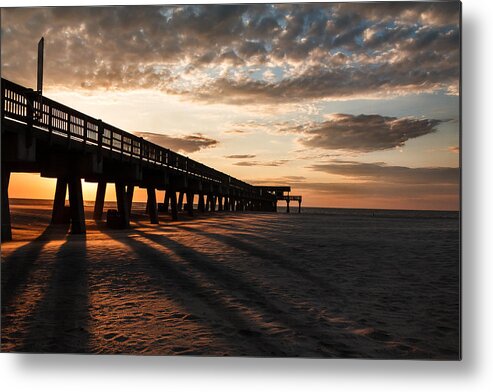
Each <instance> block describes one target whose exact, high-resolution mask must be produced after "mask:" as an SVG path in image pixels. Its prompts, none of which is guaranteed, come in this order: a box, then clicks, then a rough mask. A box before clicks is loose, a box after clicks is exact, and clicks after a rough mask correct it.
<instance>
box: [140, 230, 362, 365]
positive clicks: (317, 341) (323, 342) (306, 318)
mask: <svg viewBox="0 0 493 392" xmlns="http://www.w3.org/2000/svg"><path fill="white" fill-rule="evenodd" d="M139 234H140V235H141V236H143V237H144V238H147V239H149V240H151V241H153V242H155V243H157V244H158V245H161V246H164V247H166V248H168V249H170V250H171V251H173V252H174V253H175V254H177V255H178V256H179V257H181V258H182V259H184V260H186V261H187V262H189V263H190V264H191V265H193V267H194V268H196V269H197V270H199V271H200V272H202V273H203V274H204V275H207V276H208V281H209V282H213V283H214V285H215V287H216V289H222V290H223V291H224V292H225V293H226V294H227V295H231V296H233V297H236V298H237V299H238V301H239V302H240V303H241V305H242V306H244V307H247V308H250V309H252V310H253V311H254V312H256V313H260V314H263V315H265V316H266V317H267V318H272V319H274V320H276V321H277V322H278V323H280V324H281V325H282V326H283V327H285V328H287V329H289V330H290V331H291V332H292V335H293V336H296V337H297V338H300V341H302V340H306V339H310V340H312V343H311V345H310V347H312V349H311V350H310V351H309V352H306V351H305V352H299V353H298V355H303V356H313V357H315V356H316V357H320V356H324V357H332V356H344V355H351V356H353V357H356V356H358V353H357V352H356V351H354V350H353V349H352V348H351V347H349V346H348V345H346V344H345V343H343V342H341V341H340V335H339V334H337V333H335V332H334V331H333V330H331V329H329V328H327V327H325V328H324V327H323V326H322V325H320V320H319V319H318V317H317V315H316V314H311V313H310V312H306V311H301V310H300V311H298V310H297V312H296V314H292V312H290V309H289V305H287V306H286V303H283V300H282V298H279V297H275V298H274V297H272V296H269V297H267V296H266V294H264V292H262V289H261V288H256V287H255V284H254V282H251V281H247V280H245V279H244V277H243V276H242V275H241V273H239V272H238V271H233V270H231V269H230V268H227V267H225V266H224V265H223V264H222V263H218V262H216V261H215V260H213V259H211V258H210V257H209V256H207V255H206V254H204V253H201V252H198V251H196V250H194V249H192V248H190V247H187V246H184V245H183V244H181V243H179V242H177V241H174V240H172V239H170V238H168V237H166V236H163V235H156V234H149V233H145V232H139ZM269 261H270V260H269ZM238 294H240V295H238ZM242 297H243V298H244V299H242ZM273 300H274V301H277V304H275V303H274V301H273ZM283 308H285V309H283ZM228 312H230V310H228ZM337 335H339V339H337ZM269 339H270V341H272V340H274V339H275V338H272V337H270V338H269ZM279 344H281V345H282V344H283V343H282V341H279ZM291 355H293V354H291Z"/></svg>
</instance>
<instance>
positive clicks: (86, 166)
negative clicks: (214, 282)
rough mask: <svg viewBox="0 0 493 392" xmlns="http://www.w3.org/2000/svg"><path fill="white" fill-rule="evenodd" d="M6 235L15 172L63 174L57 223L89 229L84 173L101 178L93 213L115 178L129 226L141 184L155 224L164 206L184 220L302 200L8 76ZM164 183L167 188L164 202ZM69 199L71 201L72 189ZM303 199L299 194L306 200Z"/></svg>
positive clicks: (76, 230)
mask: <svg viewBox="0 0 493 392" xmlns="http://www.w3.org/2000/svg"><path fill="white" fill-rule="evenodd" d="M1 99H2V102H1V126H2V129H1V135H2V173H1V176H2V178H1V180H2V181H1V183H2V184H1V186H2V188H1V194H2V195H1V196H2V241H8V240H10V239H12V231H11V222H10V220H11V218H10V208H9V198H8V187H9V179H10V175H11V173H14V172H28V173H40V175H41V176H42V177H48V178H56V179H57V183H56V190H55V195H54V201H53V211H52V224H58V223H68V222H70V225H71V233H73V234H80V233H85V231H86V228H85V215H84V203H83V197H82V179H84V180H85V181H86V182H95V183H97V184H98V187H97V193H96V202H95V206H94V212H93V219H95V220H101V219H102V217H103V206H104V199H105V193H106V187H107V184H109V183H113V184H114V186H115V190H116V197H117V206H118V209H117V211H116V213H115V215H114V216H115V217H116V218H115V219H118V220H119V223H120V226H121V227H122V228H125V227H128V226H129V224H130V212H131V208H132V198H133V193H134V189H135V187H140V188H144V189H146V190H147V209H146V212H147V214H148V215H149V220H150V222H151V223H155V224H158V223H159V212H164V213H168V211H169V212H170V213H171V217H172V219H174V220H176V219H178V211H179V210H182V209H183V208H184V209H185V210H186V211H187V213H188V214H189V215H193V214H194V212H195V210H194V199H195V197H198V203H197V205H198V212H206V211H216V210H217V211H272V212H273V211H277V202H278V201H279V200H285V201H286V203H287V212H289V202H290V201H293V200H297V201H298V202H299V206H300V208H299V211H300V210H301V196H289V192H290V190H291V188H290V187H289V186H285V187H277V186H273V187H269V186H254V185H251V184H248V183H246V182H244V181H241V180H239V179H236V178H234V177H231V176H229V175H227V174H225V173H222V172H220V171H218V170H215V169H213V168H211V167H209V166H206V165H204V164H202V163H200V162H197V161H194V160H192V159H190V158H188V157H186V156H183V155H180V154H178V153H176V152H174V151H171V150H169V149H167V148H164V147H162V146H158V145H157V144H154V143H151V142H149V141H146V140H144V139H143V138H141V137H137V136H135V135H133V134H131V133H128V132H125V131H123V130H121V129H119V128H117V127H114V126H112V125H110V124H107V123H105V122H103V121H102V120H99V119H96V118H93V117H91V116H88V115H86V114H83V113H81V112H79V111H77V110H75V109H72V108H70V107H68V106H65V105H63V104H61V103H58V102H56V101H53V100H51V99H49V98H47V97H45V96H42V95H41V94H39V93H37V92H35V91H33V90H32V89H29V88H26V87H23V86H21V85H19V84H16V83H13V82H11V81H9V80H6V79H3V78H2V82H1ZM156 190H164V191H165V196H164V200H163V202H162V203H159V202H158V200H156ZM67 191H68V199H69V206H68V207H66V206H65V198H66V196H67ZM298 198H299V199H298Z"/></svg>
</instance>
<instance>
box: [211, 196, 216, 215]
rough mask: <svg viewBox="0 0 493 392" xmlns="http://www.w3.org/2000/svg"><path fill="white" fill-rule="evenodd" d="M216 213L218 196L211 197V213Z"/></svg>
mask: <svg viewBox="0 0 493 392" xmlns="http://www.w3.org/2000/svg"><path fill="white" fill-rule="evenodd" d="M215 211H216V196H214V195H211V212H215Z"/></svg>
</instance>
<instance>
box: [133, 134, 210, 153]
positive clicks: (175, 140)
mask: <svg viewBox="0 0 493 392" xmlns="http://www.w3.org/2000/svg"><path fill="white" fill-rule="evenodd" d="M135 135H137V136H139V137H143V138H144V139H145V140H148V141H150V142H152V143H155V144H157V145H159V146H161V147H165V148H169V149H170V150H175V151H181V152H185V153H192V152H196V151H199V150H201V149H204V148H208V147H214V146H216V145H217V144H218V143H219V142H218V141H217V140H214V139H211V138H208V137H206V136H204V135H202V134H200V133H196V134H192V135H186V136H168V135H162V134H159V133H153V132H135Z"/></svg>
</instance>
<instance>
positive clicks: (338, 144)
mask: <svg viewBox="0 0 493 392" xmlns="http://www.w3.org/2000/svg"><path fill="white" fill-rule="evenodd" d="M442 122H443V121H442V120H434V119H418V118H413V117H402V118H398V117H385V116H380V115H378V114H372V115H366V114H360V115H351V114H333V115H330V116H329V117H328V119H327V120H326V121H324V122H312V123H308V124H303V125H298V126H287V127H284V128H280V129H279V131H280V132H289V133H300V134H302V137H301V138H300V142H301V143H302V144H303V145H305V146H306V147H310V148H323V149H328V150H345V151H348V152H371V151H379V150H387V149H390V148H395V147H402V146H403V145H404V144H405V142H406V141H407V140H409V139H414V138H417V137H419V136H423V135H427V134H430V133H433V132H435V131H436V127H437V125H439V124H440V123H442Z"/></svg>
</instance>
